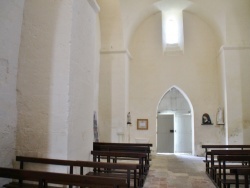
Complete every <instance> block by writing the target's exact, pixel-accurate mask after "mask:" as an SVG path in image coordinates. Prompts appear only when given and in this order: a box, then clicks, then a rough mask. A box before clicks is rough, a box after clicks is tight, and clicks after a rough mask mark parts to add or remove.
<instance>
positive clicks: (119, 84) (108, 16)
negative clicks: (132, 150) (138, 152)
mask: <svg viewBox="0 0 250 188" xmlns="http://www.w3.org/2000/svg"><path fill="white" fill-rule="evenodd" d="M98 3H99V4H100V7H101V10H100V26H101V60H100V81H99V82H100V92H99V125H100V126H99V127H100V129H99V130H100V140H101V141H106V142H110V141H112V142H119V141H121V142H123V141H128V137H127V134H126V133H127V124H126V123H127V122H126V121H127V113H128V74H129V73H128V69H129V63H128V62H129V52H128V51H127V49H126V47H125V45H124V33H123V32H124V28H123V27H122V26H123V23H122V19H121V8H120V1H117V0H110V1H102V0H99V1H98Z"/></svg>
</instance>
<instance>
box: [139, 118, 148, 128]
mask: <svg viewBox="0 0 250 188" xmlns="http://www.w3.org/2000/svg"><path fill="white" fill-rule="evenodd" d="M137 130H148V119H137Z"/></svg>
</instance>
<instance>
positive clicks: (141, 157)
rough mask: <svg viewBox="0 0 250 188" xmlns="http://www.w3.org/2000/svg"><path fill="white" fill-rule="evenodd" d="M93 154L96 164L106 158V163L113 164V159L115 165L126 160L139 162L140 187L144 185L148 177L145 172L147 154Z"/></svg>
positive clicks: (100, 152) (107, 152) (93, 152)
mask: <svg viewBox="0 0 250 188" xmlns="http://www.w3.org/2000/svg"><path fill="white" fill-rule="evenodd" d="M91 154H92V155H93V161H94V162H101V158H103V157H105V158H106V162H108V163H110V162H111V158H113V159H115V160H113V163H117V162H118V161H119V160H124V158H125V159H127V158H133V159H136V160H137V161H138V163H137V164H139V165H140V169H139V174H138V177H139V179H138V182H139V185H140V186H142V185H143V184H144V182H145V179H146V176H147V174H146V172H145V160H146V158H147V154H145V153H135V152H114V151H91Z"/></svg>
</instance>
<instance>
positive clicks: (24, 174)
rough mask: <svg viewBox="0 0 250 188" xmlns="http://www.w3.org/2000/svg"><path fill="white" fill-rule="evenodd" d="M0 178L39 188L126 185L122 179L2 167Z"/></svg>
mask: <svg viewBox="0 0 250 188" xmlns="http://www.w3.org/2000/svg"><path fill="white" fill-rule="evenodd" d="M0 177H3V178H11V179H23V180H29V181H35V182H39V183H38V187H39V188H42V187H47V184H48V183H54V184H60V185H73V186H92V185H97V186H108V187H119V186H126V185H127V180H126V179H124V178H109V177H88V176H82V175H72V174H62V173H54V172H42V171H31V170H21V169H13V168H3V167H0Z"/></svg>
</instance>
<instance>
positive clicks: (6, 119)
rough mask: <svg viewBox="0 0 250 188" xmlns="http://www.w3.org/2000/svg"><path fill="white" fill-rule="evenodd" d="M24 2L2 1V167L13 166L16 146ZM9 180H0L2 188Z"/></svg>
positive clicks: (0, 23) (0, 146)
mask: <svg viewBox="0 0 250 188" xmlns="http://www.w3.org/2000/svg"><path fill="white" fill-rule="evenodd" d="M23 6H24V0H13V1H0V25H1V26H0V122H1V123H0V153H1V157H0V166H1V167H12V159H13V158H14V157H15V146H16V123H17V109H16V79H17V69H18V52H19V45H20V35H21V28H22V19H23V17H22V15H23ZM7 181H9V180H3V179H1V180H0V187H2V185H3V184H5V183H6V182H7Z"/></svg>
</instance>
